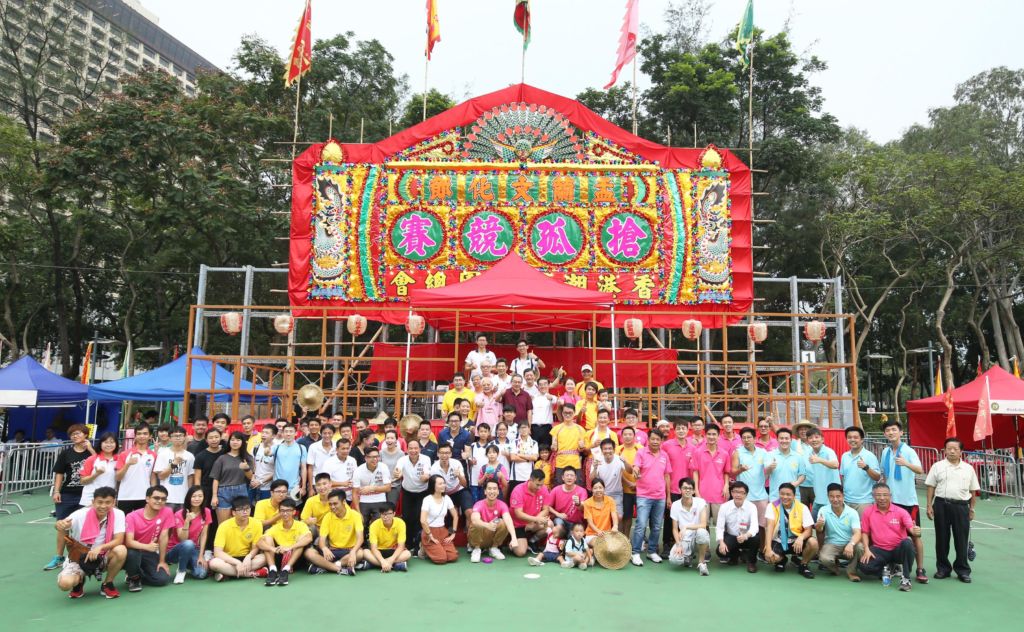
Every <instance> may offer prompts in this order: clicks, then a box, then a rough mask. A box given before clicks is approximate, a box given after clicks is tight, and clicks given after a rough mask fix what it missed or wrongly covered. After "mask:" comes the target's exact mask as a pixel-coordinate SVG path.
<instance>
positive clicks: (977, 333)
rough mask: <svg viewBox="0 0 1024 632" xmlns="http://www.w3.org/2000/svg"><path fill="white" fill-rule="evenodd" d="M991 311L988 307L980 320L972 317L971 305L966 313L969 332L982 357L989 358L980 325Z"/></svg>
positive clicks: (949, 386)
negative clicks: (972, 334)
mask: <svg viewBox="0 0 1024 632" xmlns="http://www.w3.org/2000/svg"><path fill="white" fill-rule="evenodd" d="M990 311H992V305H989V306H988V309H987V310H985V311H984V312H983V313H982V314H981V318H975V317H974V304H973V303H972V304H971V310H970V311H969V312H968V313H967V324H968V325H970V327H971V331H972V332H974V337H975V338H976V339H977V340H978V348H979V349H980V350H981V355H982V356H983V357H986V358H987V357H989V348H988V340H986V339H985V332H984V331H982V329H981V323H982V322H984V321H985V318H986V317H987V316H988V313H989V312H990ZM946 387H947V388H952V383H950V384H947V385H946Z"/></svg>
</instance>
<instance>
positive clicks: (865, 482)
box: [839, 426, 882, 516]
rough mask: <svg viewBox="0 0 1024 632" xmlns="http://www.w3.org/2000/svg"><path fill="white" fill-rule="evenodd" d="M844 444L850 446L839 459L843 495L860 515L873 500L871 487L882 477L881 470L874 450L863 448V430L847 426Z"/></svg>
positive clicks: (847, 502)
mask: <svg viewBox="0 0 1024 632" xmlns="http://www.w3.org/2000/svg"><path fill="white" fill-rule="evenodd" d="M846 445H848V446H850V451H849V452H844V453H843V458H842V459H840V461H839V475H840V476H842V477H843V495H844V497H845V501H846V504H847V505H848V506H850V507H853V508H854V509H856V510H857V514H858V515H861V516H862V515H864V510H865V509H867V508H868V507H870V506H871V504H872V503H873V502H874V498H873V497H872V496H871V488H872V487H873V486H874V484H875V483H877V482H878V481H879V480H880V479H881V478H882V471H881V469H880V467H879V465H878V457H876V456H875V454H874V452H872V451H871V450H865V449H864V430H862V429H861V428H858V427H857V426H850V427H849V428H847V429H846Z"/></svg>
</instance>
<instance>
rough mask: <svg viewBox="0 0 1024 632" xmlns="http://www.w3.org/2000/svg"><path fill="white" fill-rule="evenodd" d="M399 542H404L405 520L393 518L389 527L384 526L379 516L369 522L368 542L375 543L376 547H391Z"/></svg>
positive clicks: (381, 548)
mask: <svg viewBox="0 0 1024 632" xmlns="http://www.w3.org/2000/svg"><path fill="white" fill-rule="evenodd" d="M399 542H401V543H402V544H405V521H404V520H402V519H401V518H395V521H394V522H392V523H391V528H390V529H388V528H387V527H385V526H384V521H383V520H381V519H380V518H377V519H376V520H374V521H373V523H372V524H370V544H375V545H376V546H377V548H378V549H380V550H382V551H383V550H386V549H393V548H395V547H397V546H398V543H399Z"/></svg>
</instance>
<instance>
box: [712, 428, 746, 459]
mask: <svg viewBox="0 0 1024 632" xmlns="http://www.w3.org/2000/svg"><path fill="white" fill-rule="evenodd" d="M735 434H736V436H734V437H733V438H732V439H726V438H725V434H724V433H723V434H722V435H721V436H719V437H718V447H719V449H724V450H725V451H726V452H728V453H729V455H730V456H732V453H733V452H735V451H736V450H737V449H739V447H740V446H741V445H743V438H742V437H740V433H738V432H737V433H735Z"/></svg>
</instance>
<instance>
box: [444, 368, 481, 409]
mask: <svg viewBox="0 0 1024 632" xmlns="http://www.w3.org/2000/svg"><path fill="white" fill-rule="evenodd" d="M457 399H465V400H467V401H468V402H469V418H470V419H474V418H475V417H476V404H475V403H474V400H475V399H476V392H475V391H474V390H473V389H471V388H469V387H468V386H466V378H465V377H464V376H463V375H462V374H461V373H456V374H455V375H454V376H453V377H452V387H451V388H450V389H448V390H447V391H446V392H445V394H444V398H443V399H442V400H441V416H442V417H445V416H447V415H448V413H450V412H452V411H453V410H455V400H457Z"/></svg>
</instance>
